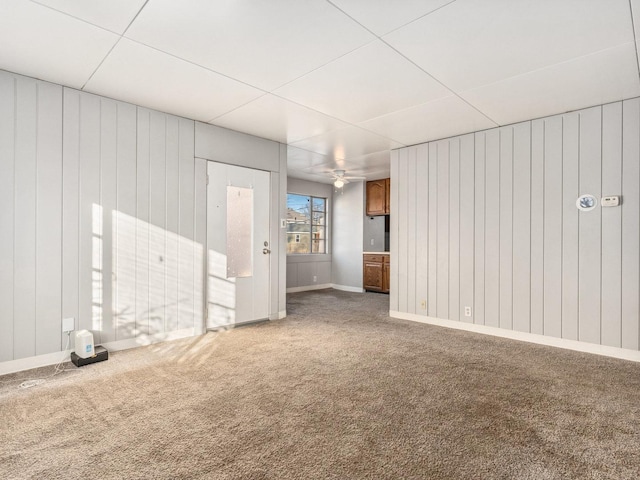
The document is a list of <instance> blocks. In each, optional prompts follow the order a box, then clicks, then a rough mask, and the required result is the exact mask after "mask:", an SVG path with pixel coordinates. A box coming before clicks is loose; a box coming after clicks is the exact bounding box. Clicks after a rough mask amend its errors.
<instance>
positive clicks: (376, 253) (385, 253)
mask: <svg viewBox="0 0 640 480" xmlns="http://www.w3.org/2000/svg"><path fill="white" fill-rule="evenodd" d="M362 254H363V255H389V252H362Z"/></svg>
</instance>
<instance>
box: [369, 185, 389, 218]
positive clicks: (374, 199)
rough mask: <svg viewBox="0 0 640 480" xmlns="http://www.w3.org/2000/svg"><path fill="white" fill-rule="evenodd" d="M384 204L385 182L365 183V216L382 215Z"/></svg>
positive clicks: (385, 198)
mask: <svg viewBox="0 0 640 480" xmlns="http://www.w3.org/2000/svg"><path fill="white" fill-rule="evenodd" d="M386 203H387V193H386V188H385V181H384V180H374V181H372V182H367V215H384V214H385V208H386Z"/></svg>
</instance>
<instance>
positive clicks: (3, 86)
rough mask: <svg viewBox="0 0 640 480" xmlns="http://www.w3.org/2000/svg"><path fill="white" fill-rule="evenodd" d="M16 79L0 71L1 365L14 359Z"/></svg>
mask: <svg viewBox="0 0 640 480" xmlns="http://www.w3.org/2000/svg"><path fill="white" fill-rule="evenodd" d="M15 110H16V79H15V78H14V77H13V76H12V75H9V74H7V73H4V72H0V362H4V361H7V360H12V359H13V305H14V304H13V295H14V282H13V270H14V215H15V212H14V201H15V200H14V199H15V190H14V180H15V178H14V177H15V170H14V168H15V165H14V162H15V126H16V122H15Z"/></svg>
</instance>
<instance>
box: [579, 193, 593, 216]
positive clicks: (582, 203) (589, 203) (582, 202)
mask: <svg viewBox="0 0 640 480" xmlns="http://www.w3.org/2000/svg"><path fill="white" fill-rule="evenodd" d="M597 205H598V199H597V198H596V197H594V196H593V195H589V194H586V195H580V196H579V197H578V200H576V207H578V210H582V211H583V212H588V211H589V210H593V209H594V208H596V206H597Z"/></svg>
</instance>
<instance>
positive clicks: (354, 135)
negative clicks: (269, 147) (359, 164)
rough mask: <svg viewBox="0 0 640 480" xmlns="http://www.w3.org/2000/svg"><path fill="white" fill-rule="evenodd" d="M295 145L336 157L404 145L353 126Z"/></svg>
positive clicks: (354, 155)
mask: <svg viewBox="0 0 640 480" xmlns="http://www.w3.org/2000/svg"><path fill="white" fill-rule="evenodd" d="M293 145H294V146H296V147H300V148H304V149H305V150H311V151H312V152H317V153H321V154H323V155H328V156H331V157H332V158H336V159H349V158H353V157H361V156H363V155H368V154H370V153H375V152H380V151H382V150H390V149H393V148H400V147H402V146H403V145H402V144H401V143H399V142H396V141H394V140H390V139H389V138H385V137H383V136H380V135H376V134H375V133H372V132H368V131H366V130H363V129H362V128H358V127H353V126H351V127H347V128H343V129H341V130H333V131H331V132H327V133H324V134H322V135H318V136H316V137H311V138H306V139H304V140H301V141H299V142H294V143H293Z"/></svg>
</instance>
